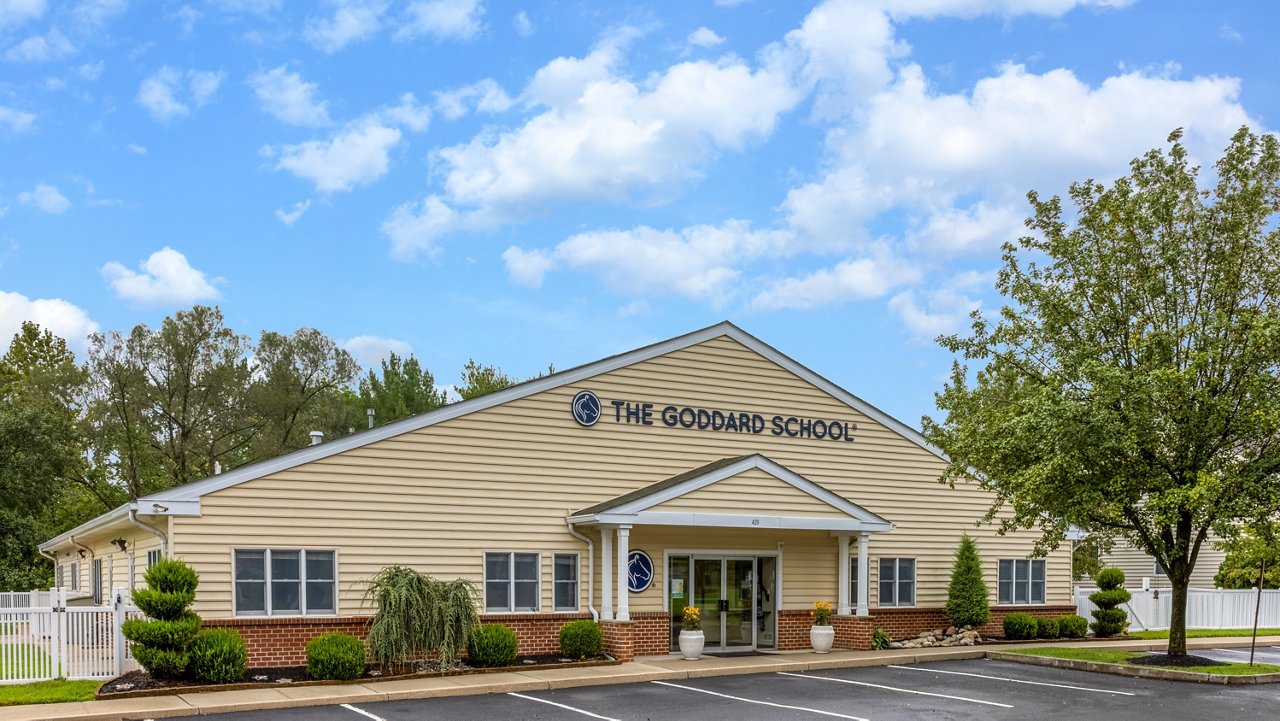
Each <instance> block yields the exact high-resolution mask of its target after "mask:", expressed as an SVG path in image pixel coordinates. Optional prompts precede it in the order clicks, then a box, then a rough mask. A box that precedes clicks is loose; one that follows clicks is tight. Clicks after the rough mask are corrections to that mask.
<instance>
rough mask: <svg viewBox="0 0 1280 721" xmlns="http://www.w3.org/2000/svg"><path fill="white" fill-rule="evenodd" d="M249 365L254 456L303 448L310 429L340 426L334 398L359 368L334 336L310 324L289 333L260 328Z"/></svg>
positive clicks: (260, 456) (271, 454)
mask: <svg viewBox="0 0 1280 721" xmlns="http://www.w3.org/2000/svg"><path fill="white" fill-rule="evenodd" d="M254 363H255V369H256V372H255V373H254V375H255V377H256V380H255V381H254V383H253V385H252V387H251V389H250V391H249V395H248V401H249V403H250V405H251V406H252V409H253V411H254V412H255V413H256V414H257V426H256V434H255V438H254V443H253V457H254V458H255V459H264V458H271V457H273V456H277V455H280V454H281V453H287V452H289V451H293V450H297V449H299V448H302V447H303V446H305V445H307V443H308V442H309V439H308V436H307V434H308V433H309V432H311V431H313V430H321V431H326V432H329V431H331V430H332V429H333V427H334V426H335V425H337V426H338V427H339V428H341V429H342V430H345V428H342V425H343V421H345V420H346V418H345V414H343V417H341V418H334V417H332V415H331V414H332V411H333V410H335V408H334V406H338V407H341V403H336V402H335V401H337V400H338V398H339V394H340V393H341V391H343V390H344V389H347V388H348V387H349V386H350V385H351V383H352V382H353V381H355V379H356V376H357V375H358V374H359V372H360V366H359V364H357V363H356V361H355V359H354V358H352V357H351V354H350V353H348V352H347V351H346V350H344V349H342V348H340V347H339V346H338V344H337V343H334V342H333V339H331V338H329V337H328V336H326V335H325V334H323V333H321V332H320V331H318V330H316V329H314V328H301V329H299V330H297V331H295V332H294V333H293V334H292V335H284V334H283V333H275V332H272V331H263V332H262V335H261V336H260V338H259V340H258V346H257V349H256V350H255V352H254ZM344 410H345V409H344ZM348 427H349V426H348Z"/></svg>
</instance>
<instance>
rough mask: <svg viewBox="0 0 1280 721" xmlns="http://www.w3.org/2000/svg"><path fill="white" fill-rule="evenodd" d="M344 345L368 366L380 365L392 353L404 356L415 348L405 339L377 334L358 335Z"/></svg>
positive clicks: (343, 345)
mask: <svg viewBox="0 0 1280 721" xmlns="http://www.w3.org/2000/svg"><path fill="white" fill-rule="evenodd" d="M342 347H343V348H345V349H346V350H347V352H348V353H350V354H351V355H353V356H355V357H356V359H357V360H359V361H360V362H361V363H363V364H364V365H365V366H367V367H376V366H378V365H380V364H381V363H382V361H384V360H386V359H387V358H388V357H389V356H390V355H391V354H392V353H395V354H396V355H398V356H400V357H401V358H404V357H405V356H407V355H409V354H410V353H412V352H413V348H412V347H411V346H410V345H409V344H408V343H407V342H405V341H402V340H398V339H396V338H382V337H380V336H376V335H358V336H356V337H355V338H352V339H351V340H349V341H347V342H346V343H343V344H342Z"/></svg>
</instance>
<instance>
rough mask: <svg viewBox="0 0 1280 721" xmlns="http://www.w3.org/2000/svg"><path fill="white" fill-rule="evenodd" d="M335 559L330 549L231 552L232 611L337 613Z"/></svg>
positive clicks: (253, 613)
mask: <svg viewBox="0 0 1280 721" xmlns="http://www.w3.org/2000/svg"><path fill="white" fill-rule="evenodd" d="M149 560H150V554H148V561H149ZM336 561H337V559H336V558H335V554H334V552H333V551H310V550H301V549H283V548H267V549H262V550H237V551H235V552H234V553H233V559H232V572H233V574H234V576H235V598H234V603H235V614H236V615H237V616H297V615H315V614H332V613H337V612H338V606H337V593H336V590H337V578H338V575H337V565H338V564H337V562H336Z"/></svg>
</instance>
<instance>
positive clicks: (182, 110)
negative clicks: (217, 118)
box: [138, 65, 226, 122]
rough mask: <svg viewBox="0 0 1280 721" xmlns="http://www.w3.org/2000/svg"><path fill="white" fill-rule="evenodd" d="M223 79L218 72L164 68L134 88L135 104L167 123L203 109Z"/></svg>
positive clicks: (223, 76) (166, 66)
mask: <svg viewBox="0 0 1280 721" xmlns="http://www.w3.org/2000/svg"><path fill="white" fill-rule="evenodd" d="M225 78H226V74H225V73H222V72H209V71H199V70H187V71H186V72H183V71H181V70H178V69H176V68H171V67H169V66H168V65H165V66H163V67H161V68H160V69H159V70H157V71H155V72H154V73H152V74H151V76H150V77H148V78H146V79H145V80H143V81H142V84H141V85H140V86H139V87H138V102H139V103H141V104H142V106H143V107H144V108H146V109H147V112H149V113H151V117H153V118H155V119H156V120H159V121H161V122H167V121H169V120H173V119H174V118H178V117H182V116H185V115H187V114H189V113H190V112H191V109H192V107H196V108H199V107H202V106H204V105H206V104H207V103H208V102H209V101H210V100H211V99H212V98H213V96H214V94H215V93H217V92H218V88H219V87H220V86H221V85H222V81H223V80H224V79H225Z"/></svg>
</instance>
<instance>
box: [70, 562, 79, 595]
mask: <svg viewBox="0 0 1280 721" xmlns="http://www.w3.org/2000/svg"><path fill="white" fill-rule="evenodd" d="M71 590H72V591H79V590H80V564H79V563H72V564H71Z"/></svg>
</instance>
